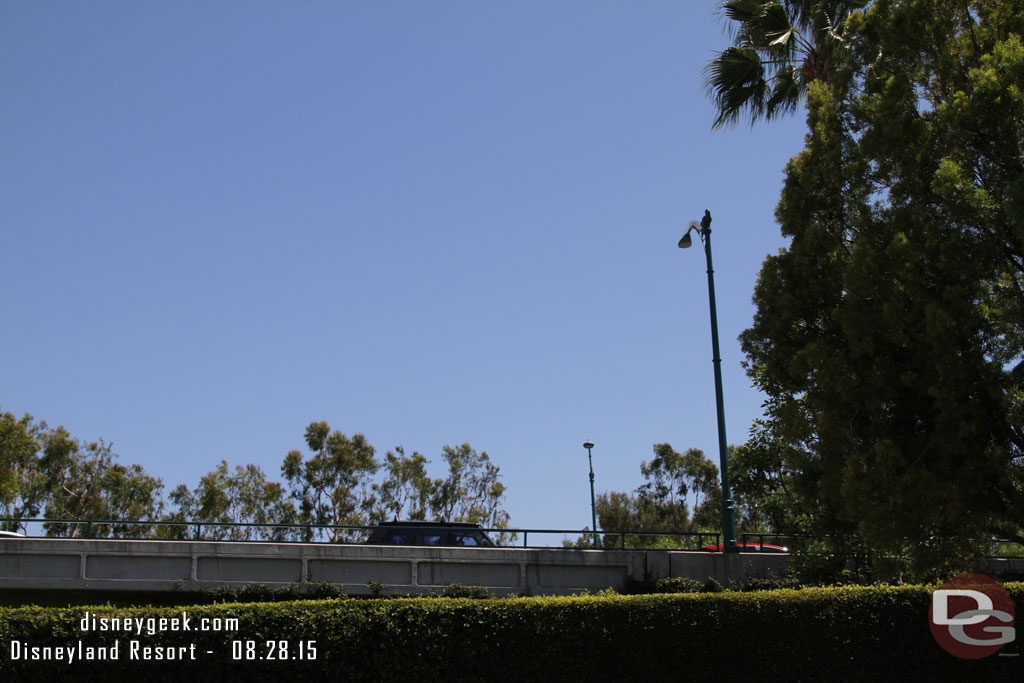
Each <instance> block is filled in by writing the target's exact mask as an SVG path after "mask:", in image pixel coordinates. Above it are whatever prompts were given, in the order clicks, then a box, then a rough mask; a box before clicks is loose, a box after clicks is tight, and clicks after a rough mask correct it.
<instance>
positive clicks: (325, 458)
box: [281, 422, 380, 542]
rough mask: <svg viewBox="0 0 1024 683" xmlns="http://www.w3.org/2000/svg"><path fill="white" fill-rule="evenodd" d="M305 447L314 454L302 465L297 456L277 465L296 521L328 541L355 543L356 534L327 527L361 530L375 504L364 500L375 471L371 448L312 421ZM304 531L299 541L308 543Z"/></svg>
mask: <svg viewBox="0 0 1024 683" xmlns="http://www.w3.org/2000/svg"><path fill="white" fill-rule="evenodd" d="M306 445H307V446H308V447H309V450H310V451H312V452H313V455H312V457H311V458H309V460H304V459H303V457H302V453H300V452H299V451H290V452H289V453H288V455H287V457H285V459H284V463H283V464H282V465H281V473H282V474H283V475H284V477H285V479H286V480H287V481H288V484H289V486H290V489H291V495H292V497H293V498H294V499H295V500H296V501H297V503H298V520H299V521H300V522H301V523H304V524H317V525H321V529H320V530H319V531H318V532H317V533H325V534H326V536H327V538H328V540H330V541H332V542H335V541H346V540H347V541H352V540H359V538H358V535H357V534H356V533H354V532H351V531H346V530H343V529H334V528H332V527H331V525H352V526H359V525H364V524H366V522H368V521H369V512H370V510H372V508H373V504H374V500H373V498H372V497H371V496H370V495H368V493H369V491H370V477H371V476H372V475H373V474H374V473H375V472H376V471H377V469H378V468H379V467H380V463H379V462H378V461H377V459H376V458H375V457H374V448H373V446H371V445H370V443H369V442H368V441H367V440H366V437H365V436H363V435H362V434H356V435H355V436H353V437H352V438H351V439H350V438H349V437H347V436H345V435H344V434H343V433H342V432H340V431H337V430H335V431H333V432H332V431H331V428H330V426H329V425H328V424H327V423H326V422H312V423H310V425H309V426H308V427H307V428H306ZM313 533H314V532H312V531H310V530H306V532H305V538H304V539H303V540H306V541H309V540H312V535H313Z"/></svg>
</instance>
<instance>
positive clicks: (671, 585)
mask: <svg viewBox="0 0 1024 683" xmlns="http://www.w3.org/2000/svg"><path fill="white" fill-rule="evenodd" d="M654 590H655V592H658V593H700V592H701V591H703V590H704V584H703V583H702V582H701V581H698V580H697V579H689V578H686V577H683V576H668V577H665V578H664V579H658V580H657V581H655V583H654Z"/></svg>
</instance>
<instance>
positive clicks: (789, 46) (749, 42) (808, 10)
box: [704, 0, 869, 128]
mask: <svg viewBox="0 0 1024 683" xmlns="http://www.w3.org/2000/svg"><path fill="white" fill-rule="evenodd" d="M868 2H869V0H853V1H851V2H836V1H834V0H832V1H825V2H812V1H809V0H781V1H780V0H725V1H724V2H722V13H723V14H724V15H725V16H726V17H727V18H728V19H730V20H731V21H734V22H737V24H736V25H735V26H736V31H735V34H734V36H733V45H732V47H729V48H728V49H726V50H724V51H722V52H720V53H718V56H717V57H715V59H713V60H712V61H711V63H710V64H708V65H707V67H705V69H704V87H705V89H706V90H707V92H708V95H709V96H710V97H711V99H712V100H713V101H714V102H715V105H716V106H717V108H718V116H717V118H715V122H714V124H712V128H721V127H722V126H725V125H729V124H733V123H735V122H736V121H737V120H739V118H740V115H741V114H742V113H743V112H744V111H746V112H747V114H748V115H749V116H750V122H751V123H753V122H754V121H756V120H757V119H760V118H764V119H765V120H769V121H770V120H771V119H773V118H776V117H778V116H781V115H783V114H788V113H791V112H793V111H795V110H796V107H797V105H798V104H799V102H800V100H801V99H802V98H803V96H804V93H805V92H806V91H807V86H808V85H809V84H810V83H812V82H813V81H816V80H821V81H826V82H827V81H829V80H830V79H831V78H832V77H833V76H834V75H835V72H836V69H837V68H838V64H839V60H840V58H841V56H842V50H843V48H844V46H845V42H844V40H843V36H842V31H843V28H844V25H845V23H846V20H847V18H848V17H849V15H850V13H851V12H853V11H854V10H856V9H860V8H862V7H864V6H865V5H867V4H868Z"/></svg>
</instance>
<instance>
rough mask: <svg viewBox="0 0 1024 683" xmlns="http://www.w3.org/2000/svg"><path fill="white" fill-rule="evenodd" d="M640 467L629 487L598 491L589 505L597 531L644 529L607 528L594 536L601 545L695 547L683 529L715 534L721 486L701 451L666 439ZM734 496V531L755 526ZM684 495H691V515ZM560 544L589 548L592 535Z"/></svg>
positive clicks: (732, 453) (733, 448) (714, 467)
mask: <svg viewBox="0 0 1024 683" xmlns="http://www.w3.org/2000/svg"><path fill="white" fill-rule="evenodd" d="M742 449H743V447H742V446H730V447H729V450H730V458H735V457H736V456H737V454H738V453H739V452H740V451H742ZM730 462H731V460H730ZM640 472H641V474H642V475H643V477H644V483H643V484H641V485H640V486H639V487H638V488H637V489H636V491H635V492H633V493H624V492H621V491H607V492H603V493H599V494H598V495H597V497H596V500H595V506H596V508H597V518H598V524H599V526H600V527H601V529H602V530H605V531H608V532H617V531H640V532H645V533H644V534H629V535H627V536H626V538H625V539H623V538H622V536H621V534H617V533H607V534H605V535H604V536H603V537H601V538H600V543H601V545H602V547H605V548H619V547H622V544H623V540H625V545H626V547H629V548H651V549H672V548H689V549H695V546H694V543H695V541H694V540H692V539H690V538H688V537H687V536H685V534H690V533H696V532H709V533H718V530H719V528H720V524H721V519H722V517H721V515H722V488H721V485H720V484H719V479H718V466H717V465H715V464H714V463H713V462H711V460H709V459H708V458H707V457H706V456H705V455H704V452H703V451H701V450H700V449H697V448H690V449H688V450H687V451H686V452H685V453H679V452H678V451H676V450H674V449H673V448H672V446H671V444H667V443H659V444H655V445H654V458H652V459H651V460H649V461H642V462H641V463H640ZM735 498H736V500H735V503H736V506H735V509H736V515H737V527H738V530H740V531H751V530H754V529H755V528H761V527H755V526H752V525H753V524H755V523H756V522H757V518H756V517H751V518H749V519H748V514H747V503H746V501H745V499H744V498H743V497H742V496H736V497H735ZM689 500H693V514H692V516H691V515H690V506H689V503H688V501H689ZM672 534H680V535H679V536H672ZM708 542H709V543H710V541H708ZM566 545H568V546H570V547H579V548H589V547H593V536H592V535H589V534H585V535H583V536H581V537H580V538H579V539H577V540H576V541H574V542H571V543H567V544H566Z"/></svg>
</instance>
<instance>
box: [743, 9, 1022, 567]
mask: <svg viewBox="0 0 1024 683" xmlns="http://www.w3.org/2000/svg"><path fill="white" fill-rule="evenodd" d="M1022 30H1024V7H1022V5H1021V3H1020V2H1013V1H1008V0H981V1H976V2H961V1H954V0H903V1H897V0H879V1H877V2H875V3H873V4H872V5H871V7H870V8H868V9H867V10H866V11H865V12H864V13H858V14H856V15H853V16H852V17H851V19H850V24H849V30H848V32H847V36H848V39H849V42H850V49H851V51H852V52H851V59H850V60H849V61H848V63H847V64H846V65H845V66H844V67H843V68H842V69H840V70H839V71H837V73H836V74H835V75H834V76H833V78H832V79H831V80H829V81H828V82H825V81H820V80H819V81H817V82H814V83H812V84H811V85H810V86H809V89H810V93H811V97H810V98H809V100H808V103H809V112H808V126H809V134H808V136H807V146H806V149H805V150H804V151H803V152H801V153H800V154H799V155H797V156H796V157H795V158H794V159H793V160H792V161H790V163H789V165H788V167H787V169H786V180H785V185H784V189H783V191H782V196H781V199H780V202H779V205H778V208H777V210H776V218H777V220H778V221H779V224H780V225H781V227H782V232H783V234H784V235H785V236H787V237H789V238H791V242H790V244H789V246H788V247H787V248H786V249H784V250H782V251H781V252H780V253H779V254H777V255H775V256H771V257H769V258H768V259H767V260H766V261H765V264H764V267H763V269H762V271H761V274H760V277H759V280H758V284H757V287H756V291H755V295H754V298H755V302H756V304H757V314H756V316H755V320H754V324H753V326H752V327H751V328H750V329H749V330H747V331H746V332H744V334H743V335H742V337H741V340H742V344H743V348H744V350H745V352H746V353H747V355H748V358H749V372H750V375H751V377H752V378H753V379H754V381H755V383H756V384H757V385H758V386H759V387H760V388H761V389H762V390H763V391H765V393H767V394H768V396H769V400H768V402H767V403H766V415H765V418H764V420H762V421H761V422H760V423H759V424H758V428H757V430H756V432H755V434H754V438H753V439H752V440H751V442H750V444H749V445H748V446H749V448H748V453H747V454H746V455H745V457H746V458H747V461H748V462H747V464H748V465H752V466H754V467H755V468H759V471H760V472H761V473H762V474H763V475H765V477H766V478H767V479H766V480H764V481H763V482H762V483H765V484H767V489H770V490H772V491H773V492H774V493H775V494H776V495H778V494H779V493H780V492H785V494H786V495H788V496H790V500H791V501H792V502H793V506H792V508H791V512H792V514H790V515H789V519H790V520H791V521H792V520H802V523H803V524H804V525H805V527H806V530H808V531H814V532H818V533H821V534H833V535H834V534H844V533H845V534H856V535H857V537H858V538H859V539H860V540H861V542H863V543H864V544H866V545H867V546H868V547H869V548H871V549H872V555H873V558H874V562H875V564H876V566H878V567H881V565H882V564H884V563H886V562H889V561H890V560H891V558H894V557H905V558H908V561H909V564H908V565H906V566H905V567H904V568H910V569H915V568H916V569H918V570H922V571H923V570H925V569H926V568H930V569H936V568H941V567H943V566H948V568H950V569H952V568H953V567H954V565H964V566H968V565H969V564H970V562H971V557H972V556H976V555H979V554H981V553H983V552H985V551H986V550H987V546H986V543H987V539H990V538H991V537H992V536H994V535H999V536H1010V537H1012V538H1015V539H1018V540H1022V534H1021V529H1022V528H1024V487H1022V483H1024V458H1022V455H1024V431H1022V430H1024V404H1022V402H1021V397H1022V391H1024V384H1022V378H1024V366H1022V364H1021V360H1022V358H1024V335H1022V333H1021V330H1022V325H1024V316H1022V312H1024V210H1022V209H1024V154H1022V149H1024V45H1022V42H1021V37H1020V36H1021V35H1022ZM767 489H766V490H767ZM891 571H896V569H895V568H893V569H892V570H891Z"/></svg>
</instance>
